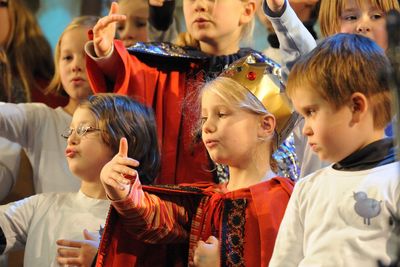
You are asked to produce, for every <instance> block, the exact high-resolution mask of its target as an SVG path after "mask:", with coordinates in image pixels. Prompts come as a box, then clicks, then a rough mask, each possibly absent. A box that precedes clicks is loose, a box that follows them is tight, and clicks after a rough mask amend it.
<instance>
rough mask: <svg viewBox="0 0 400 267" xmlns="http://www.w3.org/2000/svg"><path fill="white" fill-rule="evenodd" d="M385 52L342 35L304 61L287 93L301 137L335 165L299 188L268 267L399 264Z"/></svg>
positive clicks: (292, 75) (396, 177)
mask: <svg viewBox="0 0 400 267" xmlns="http://www.w3.org/2000/svg"><path fill="white" fill-rule="evenodd" d="M389 66H390V63H389V61H388V59H387V58H386V56H385V54H384V51H383V50H382V49H381V48H379V47H378V46H377V45H376V44H375V43H374V42H373V41H372V40H370V39H368V38H366V37H363V36H360V35H353V34H338V35H335V36H332V37H328V38H327V39H325V40H323V41H322V42H321V43H320V44H319V45H318V46H317V47H316V48H315V49H314V50H313V51H311V52H310V53H309V54H307V55H305V56H303V57H302V58H301V59H300V60H299V61H298V62H297V63H296V64H295V66H294V68H293V70H292V71H291V73H290V74H289V79H288V84H287V93H288V95H289V97H290V98H291V100H292V101H293V104H294V107H295V109H296V110H297V111H298V112H299V113H300V114H301V115H302V116H303V117H304V128H303V134H304V135H306V136H307V139H308V144H309V145H310V147H311V149H312V150H313V151H314V152H315V153H316V154H317V155H318V157H319V158H320V159H321V160H324V161H328V162H333V164H332V165H330V166H328V167H326V168H324V169H321V170H319V171H317V172H315V173H313V174H310V175H309V176H307V177H305V178H304V179H302V180H300V181H299V182H298V183H297V184H296V186H295V189H294V192H293V194H292V196H291V199H290V201H289V204H288V207H287V210H286V213H285V216H284V219H283V221H282V224H281V226H280V229H279V233H278V238H277V241H276V243H275V248H274V253H273V256H272V259H271V262H270V266H272V267H273V266H285V267H287V266H363V267H365V266H374V267H375V266H377V264H378V263H377V262H378V260H381V261H382V262H383V263H384V264H389V263H390V262H392V261H394V260H395V257H396V251H395V250H396V247H395V246H394V241H395V239H396V236H395V234H394V233H393V231H392V230H393V227H394V225H393V222H394V221H395V219H396V218H399V215H400V214H399V194H400V185H399V184H400V183H399V164H398V162H396V159H395V153H394V147H393V142H392V140H391V139H387V138H384V129H385V126H386V125H387V124H388V123H389V122H390V120H391V97H392V96H391V93H390V90H389V82H388V77H387V70H388V68H389Z"/></svg>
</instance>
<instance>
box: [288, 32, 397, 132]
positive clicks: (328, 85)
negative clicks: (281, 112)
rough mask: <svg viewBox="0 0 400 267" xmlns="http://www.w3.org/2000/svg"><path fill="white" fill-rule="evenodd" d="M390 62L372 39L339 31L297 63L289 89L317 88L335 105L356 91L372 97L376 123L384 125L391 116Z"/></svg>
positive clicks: (289, 90)
mask: <svg viewBox="0 0 400 267" xmlns="http://www.w3.org/2000/svg"><path fill="white" fill-rule="evenodd" d="M389 69H390V62H389V60H388V58H387V57H386V55H385V53H384V51H383V50H382V49H381V48H380V47H379V46H378V45H377V44H376V43H375V42H374V41H372V40H371V39H369V38H367V37H364V36H361V35H357V34H345V33H340V34H336V35H333V36H330V37H328V38H326V39H325V40H323V41H322V42H321V43H319V44H318V46H317V47H316V48H315V49H314V50H312V51H311V52H310V53H309V54H307V55H304V56H303V57H301V58H300V59H299V61H298V62H297V63H296V64H295V65H294V67H293V69H292V71H291V72H290V74H289V78H288V84H287V89H286V92H287V94H288V95H289V97H291V96H292V95H293V92H294V91H296V88H299V87H301V88H305V87H306V88H309V89H310V90H314V91H315V92H317V93H318V94H319V95H320V96H321V97H323V98H324V99H325V100H326V101H328V102H329V103H331V104H332V106H333V107H335V108H339V107H342V106H344V105H346V104H348V103H349V101H350V97H351V95H352V94H353V93H355V92H360V93H362V94H364V95H365V96H366V97H367V98H368V100H369V101H370V106H371V109H372V111H373V119H374V127H375V128H377V129H382V128H384V127H385V126H386V125H387V123H389V122H390V120H391V92H390V89H389V80H388V73H389Z"/></svg>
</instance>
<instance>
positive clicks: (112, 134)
mask: <svg viewBox="0 0 400 267" xmlns="http://www.w3.org/2000/svg"><path fill="white" fill-rule="evenodd" d="M79 107H80V108H87V109H89V110H90V111H91V112H92V113H93V115H94V116H95V118H96V119H97V121H98V122H97V123H98V125H96V127H98V128H100V130H101V132H102V134H101V137H102V139H103V141H104V142H105V143H106V144H107V145H108V146H109V147H110V148H111V150H112V151H113V153H114V154H117V153H118V151H119V142H120V139H121V138H122V137H126V139H127V140H128V157H130V158H133V159H136V160H138V161H139V162H140V165H139V166H138V167H137V168H136V170H137V171H138V173H139V178H140V182H141V183H142V184H150V183H152V182H153V180H154V179H155V178H156V176H157V174H158V170H159V168H160V161H161V160H160V152H159V147H158V139H157V131H156V122H155V118H154V114H153V110H152V109H151V108H149V107H146V106H144V105H142V104H141V103H139V102H137V101H135V100H133V99H132V98H130V97H128V96H123V95H117V94H111V93H108V94H96V95H92V96H89V98H88V99H87V100H86V101H84V102H82V103H81V104H80V105H79Z"/></svg>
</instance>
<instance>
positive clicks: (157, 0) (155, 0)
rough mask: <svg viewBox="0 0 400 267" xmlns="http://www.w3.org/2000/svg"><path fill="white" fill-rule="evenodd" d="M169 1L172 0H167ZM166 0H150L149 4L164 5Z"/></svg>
mask: <svg viewBox="0 0 400 267" xmlns="http://www.w3.org/2000/svg"><path fill="white" fill-rule="evenodd" d="M167 1H171V0H167ZM164 2H165V0H149V5H151V6H160V7H161V6H163V5H164Z"/></svg>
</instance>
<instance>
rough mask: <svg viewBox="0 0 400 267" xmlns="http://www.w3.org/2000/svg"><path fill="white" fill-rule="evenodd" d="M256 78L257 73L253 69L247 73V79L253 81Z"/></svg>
mask: <svg viewBox="0 0 400 267" xmlns="http://www.w3.org/2000/svg"><path fill="white" fill-rule="evenodd" d="M256 78H257V74H256V73H255V72H254V71H250V72H249V73H247V79H249V80H250V81H254V80H255V79H256Z"/></svg>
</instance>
